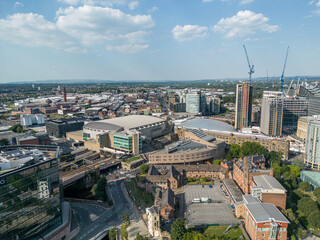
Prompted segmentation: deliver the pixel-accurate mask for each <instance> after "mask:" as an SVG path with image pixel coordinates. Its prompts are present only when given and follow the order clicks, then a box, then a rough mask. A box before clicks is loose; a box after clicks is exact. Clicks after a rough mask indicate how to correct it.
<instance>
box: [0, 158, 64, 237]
mask: <svg viewBox="0 0 320 240" xmlns="http://www.w3.org/2000/svg"><path fill="white" fill-rule="evenodd" d="M61 202H62V193H61V190H60V185H59V173H58V161H57V159H50V160H47V161H43V162H38V163H35V164H32V165H30V166H23V167H21V168H17V169H14V170H12V171H9V172H2V173H1V172H0V239H5V240H10V239H12V240H20V239H23V240H29V239H30V240H31V239H32V240H33V239H37V240H38V239H41V238H43V237H44V236H45V235H46V234H48V233H49V232H51V231H52V230H53V229H55V228H57V227H58V226H59V225H61V224H62V210H61Z"/></svg>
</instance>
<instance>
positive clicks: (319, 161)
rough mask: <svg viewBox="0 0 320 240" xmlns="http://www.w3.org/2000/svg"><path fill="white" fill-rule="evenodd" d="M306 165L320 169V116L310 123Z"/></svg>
mask: <svg viewBox="0 0 320 240" xmlns="http://www.w3.org/2000/svg"><path fill="white" fill-rule="evenodd" d="M305 163H306V164H307V166H310V167H312V168H316V169H320V116H315V118H314V120H311V121H309V122H308V131H307V139H306V149H305Z"/></svg>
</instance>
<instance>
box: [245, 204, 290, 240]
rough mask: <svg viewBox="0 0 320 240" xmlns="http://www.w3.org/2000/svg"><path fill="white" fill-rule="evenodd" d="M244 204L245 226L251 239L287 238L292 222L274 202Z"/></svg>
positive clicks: (283, 239) (278, 239)
mask: <svg viewBox="0 0 320 240" xmlns="http://www.w3.org/2000/svg"><path fill="white" fill-rule="evenodd" d="M244 206H245V209H244V219H245V227H246V230H247V233H248V234H249V236H250V238H251V239H254V240H269V239H276V240H286V239H287V234H288V232H287V229H288V225H289V224H290V222H289V221H288V220H287V219H286V218H285V216H283V214H282V213H281V212H280V211H279V209H277V208H276V207H275V206H274V205H273V204H270V203H262V202H251V203H247V204H244Z"/></svg>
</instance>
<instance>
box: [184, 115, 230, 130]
mask: <svg viewBox="0 0 320 240" xmlns="http://www.w3.org/2000/svg"><path fill="white" fill-rule="evenodd" d="M181 126H182V127H185V128H191V129H201V130H215V131H224V132H235V130H234V128H233V127H232V126H231V125H230V124H228V123H224V122H221V121H217V120H212V119H207V118H196V119H192V120H190V121H186V122H184V123H182V124H181Z"/></svg>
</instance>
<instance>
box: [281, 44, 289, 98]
mask: <svg viewBox="0 0 320 240" xmlns="http://www.w3.org/2000/svg"><path fill="white" fill-rule="evenodd" d="M288 52H289V46H288V48H287V53H286V58H285V60H284V65H283V70H282V74H281V77H280V83H281V92H283V76H284V71H285V70H286V65H287V59H288Z"/></svg>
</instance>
